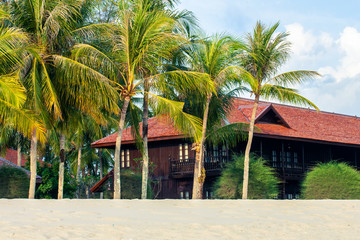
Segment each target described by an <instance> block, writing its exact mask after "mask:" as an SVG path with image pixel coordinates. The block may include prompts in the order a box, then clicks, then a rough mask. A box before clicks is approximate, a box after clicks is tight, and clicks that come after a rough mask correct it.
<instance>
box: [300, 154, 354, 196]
mask: <svg viewBox="0 0 360 240" xmlns="http://www.w3.org/2000/svg"><path fill="white" fill-rule="evenodd" d="M359 186H360V172H359V171H357V170H356V169H354V168H352V167H350V166H349V165H347V164H346V163H339V162H335V161H332V162H329V163H319V164H318V165H316V166H315V167H314V168H313V169H312V170H311V171H309V172H308V173H307V174H306V176H305V179H304V181H303V183H302V189H301V195H302V196H301V197H302V198H304V199H360V187H359Z"/></svg>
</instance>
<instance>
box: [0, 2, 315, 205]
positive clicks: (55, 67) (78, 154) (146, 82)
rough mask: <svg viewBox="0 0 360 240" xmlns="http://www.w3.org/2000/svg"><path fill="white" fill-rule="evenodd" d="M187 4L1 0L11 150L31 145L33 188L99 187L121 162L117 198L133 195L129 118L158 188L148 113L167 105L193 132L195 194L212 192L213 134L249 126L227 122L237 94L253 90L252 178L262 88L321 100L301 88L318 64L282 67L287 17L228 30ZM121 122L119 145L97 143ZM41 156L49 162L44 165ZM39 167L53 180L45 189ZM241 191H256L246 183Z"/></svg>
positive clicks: (232, 138)
mask: <svg viewBox="0 0 360 240" xmlns="http://www.w3.org/2000/svg"><path fill="white" fill-rule="evenodd" d="M177 3H178V1H177V0H155V1H154V0H152V1H151V0H115V1H114V0H95V1H92V0H73V1H69V0H8V1H2V2H1V3H0V130H1V134H0V144H1V151H5V150H6V148H7V147H11V148H14V149H18V152H19V153H20V152H23V153H25V154H26V155H28V156H30V165H29V169H30V172H31V177H30V184H29V191H28V197H29V198H35V197H40V198H58V199H61V198H63V197H64V196H65V197H70V198H72V197H77V198H82V197H86V198H89V197H91V196H92V195H91V194H90V193H89V189H90V187H91V185H92V184H93V183H95V182H96V181H98V180H99V179H100V178H102V177H103V176H104V173H108V172H109V171H110V169H111V168H113V169H114V186H113V187H114V194H113V198H114V199H120V198H122V197H121V194H122V192H124V191H123V190H122V189H121V186H122V184H121V179H122V178H120V176H121V175H124V179H127V176H130V174H129V173H124V174H121V173H120V153H121V139H122V133H123V130H124V129H125V128H126V127H130V126H132V129H133V132H132V133H133V135H134V138H135V139H136V145H137V147H138V149H139V151H140V152H141V153H142V159H141V164H139V166H141V172H142V174H141V198H143V199H146V198H149V195H148V193H149V192H151V191H150V189H149V186H150V185H149V184H150V181H149V174H150V175H151V170H149V164H150V165H151V163H149V157H148V143H147V142H148V139H147V138H148V118H149V116H156V115H162V116H163V117H164V118H168V119H169V120H170V119H171V120H172V122H173V123H174V125H175V127H176V128H178V129H179V130H180V131H182V132H183V133H184V134H185V135H186V136H187V137H189V138H190V139H191V140H192V141H193V142H194V145H193V149H194V150H196V164H195V166H194V172H195V173H194V186H193V198H202V188H203V183H204V181H205V177H206V176H205V171H204V151H205V145H211V144H213V145H217V144H224V145H225V144H226V145H231V144H235V143H236V141H237V140H239V137H241V136H242V135H241V134H239V133H240V132H242V131H243V130H244V127H246V126H243V125H241V124H225V123H226V122H227V120H226V114H227V113H228V111H230V110H231V106H232V104H231V103H232V99H233V98H234V97H236V96H238V94H239V93H241V92H243V91H249V92H251V93H253V94H254V95H255V105H254V110H253V115H252V118H251V122H250V127H249V129H250V130H249V142H248V146H247V148H246V152H245V170H244V171H243V172H244V176H245V177H244V184H243V186H244V189H245V188H247V185H248V184H247V172H248V162H249V153H250V147H251V140H252V134H253V131H254V116H255V114H256V107H257V103H258V101H259V98H260V97H264V98H265V99H267V98H275V99H278V100H280V101H285V102H290V103H296V104H305V105H310V106H313V107H315V105H314V104H313V103H311V102H310V101H309V100H307V99H305V98H303V97H302V96H300V95H299V94H298V92H297V91H296V90H295V89H293V88H291V87H293V85H294V84H299V83H302V82H303V81H304V80H306V79H309V78H313V77H315V76H317V73H315V72H309V71H294V72H288V73H284V74H280V75H276V73H277V70H278V69H279V67H280V66H281V65H282V64H283V63H285V61H286V60H287V58H288V56H289V49H290V48H289V47H290V45H289V43H288V42H287V41H286V36H287V34H286V33H279V34H276V32H275V31H276V29H277V27H278V24H275V25H274V26H271V27H269V28H267V27H265V26H264V25H263V24H262V23H260V22H259V23H258V24H257V25H256V27H255V29H254V33H253V34H249V35H248V37H247V39H245V40H244V41H240V40H238V39H236V38H233V37H231V36H227V35H224V34H215V35H213V36H208V37H204V36H205V35H206V34H203V33H202V32H201V30H200V29H199V27H198V24H197V20H196V18H195V17H194V16H193V14H192V13H191V12H189V11H187V10H183V11H179V10H177V9H176V4H177ZM141 121H142V129H139V123H140V122H141ZM114 132H116V133H117V138H116V146H115V150H114V151H112V150H109V149H94V148H91V143H92V142H94V141H95V140H97V139H99V138H102V137H104V136H107V135H109V134H111V133H114ZM38 159H41V160H44V161H45V162H46V163H48V164H45V165H42V166H37V160H38ZM234 166H235V165H234ZM150 168H151V167H150ZM239 171H240V170H239ZM254 171H255V170H254ZM135 172H136V174H135V175H134V176H136V179H139V178H138V171H135ZM37 174H40V175H41V176H42V177H43V183H42V184H41V185H40V186H39V188H38V189H37V190H36V181H35V180H36V175H37ZM131 176H132V175H131ZM124 181H127V180H124ZM136 181H137V180H136ZM136 191H138V190H136ZM254 191H255V190H254ZM254 191H253V190H251V189H250V190H249V192H254ZM135 195H136V196H138V192H137V193H136V194H135ZM135 195H133V196H135ZM155 195H156V194H155ZM240 195H242V197H243V198H246V196H247V190H244V193H243V194H240ZM129 196H130V195H129ZM151 196H153V194H152V193H151ZM151 196H150V197H151ZM269 196H270V195H269ZM123 197H124V196H123Z"/></svg>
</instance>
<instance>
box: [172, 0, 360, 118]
mask: <svg viewBox="0 0 360 240" xmlns="http://www.w3.org/2000/svg"><path fill="white" fill-rule="evenodd" d="M178 7H179V8H180V9H188V10H190V11H192V12H193V13H194V14H195V16H196V17H197V18H198V19H199V23H200V26H201V27H202V28H203V29H204V30H205V32H206V33H207V34H213V33H224V32H225V33H229V34H232V35H234V36H239V37H241V36H243V35H244V34H245V33H247V32H250V31H251V30H252V28H253V27H254V26H255V24H256V22H257V21H258V20H261V21H262V22H264V23H265V24H267V25H270V24H273V23H276V22H277V21H280V24H281V25H280V28H279V30H280V31H288V32H289V33H290V36H289V41H291V42H292V55H291V59H290V60H289V62H288V63H287V64H286V66H284V67H283V69H282V70H283V71H288V70H300V69H302V70H315V71H318V72H319V73H321V74H322V77H321V78H319V79H316V80H314V81H311V82H308V83H306V84H304V85H301V86H298V89H299V90H300V92H301V93H302V94H303V95H304V96H306V97H307V98H309V99H310V100H311V101H313V102H314V103H315V104H316V105H318V107H319V108H320V109H321V110H322V111H329V112H337V113H343V114H349V115H358V116H359V115H360V17H359V9H360V1H334V0H328V1H322V0H321V1H316V0H315V1H314V0H313V1H309V0H303V1H300V0H272V1H265V0H263V1H259V0H238V1H236V0H222V1H219V0H217V1H215V0H182V2H181V4H179V5H178ZM245 97H249V96H245Z"/></svg>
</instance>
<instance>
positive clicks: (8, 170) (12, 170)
mask: <svg viewBox="0 0 360 240" xmlns="http://www.w3.org/2000/svg"><path fill="white" fill-rule="evenodd" d="M29 183H30V179H29V176H28V175H27V174H26V173H25V172H24V171H23V170H21V169H19V168H16V167H8V166H3V167H1V168H0V198H27V197H28V194H29Z"/></svg>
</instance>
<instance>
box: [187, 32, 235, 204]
mask: <svg viewBox="0 0 360 240" xmlns="http://www.w3.org/2000/svg"><path fill="white" fill-rule="evenodd" d="M232 46H233V41H232V39H231V38H230V37H227V36H224V35H215V36H213V37H208V38H203V39H201V40H199V41H197V42H195V44H193V46H192V47H191V48H190V50H189V51H188V52H189V56H190V65H191V67H190V68H191V70H192V71H196V72H199V73H200V74H202V76H203V77H205V78H207V79H208V81H211V82H213V84H214V86H215V91H214V94H213V93H212V92H208V93H207V94H206V95H205V96H204V95H201V96H200V95H198V94H196V95H198V96H194V94H190V95H189V94H188V98H189V97H190V99H188V102H189V103H188V105H189V106H188V107H189V108H191V109H193V110H190V111H191V112H193V111H194V110H195V109H197V111H201V112H198V113H197V114H196V113H195V112H194V113H195V115H196V116H199V117H201V118H202V121H203V122H202V134H201V138H200V139H199V141H197V142H195V148H194V149H195V151H196V158H195V166H194V180H193V193H192V198H193V199H202V192H203V184H204V181H205V169H204V150H205V149H204V145H205V141H206V138H207V136H209V134H210V132H214V131H210V130H214V129H216V131H221V130H219V128H220V127H221V123H222V120H224V119H225V115H226V113H227V112H228V111H229V109H230V106H231V93H234V92H235V91H232V92H231V93H230V95H229V94H226V89H229V88H230V87H234V86H235V85H236V81H235V80H237V79H238V76H237V74H236V70H237V67H236V66H235V65H233V48H232ZM191 95H193V96H191ZM199 103H200V106H199ZM195 105H196V107H195ZM195 111H196V110H195ZM210 111H211V114H210V115H209V112H210ZM194 113H193V114H194ZM209 118H210V119H209ZM209 123H211V125H210V127H208V124H209ZM238 127H239V126H238V125H237V124H235V125H232V126H228V127H227V128H226V129H223V130H222V131H221V132H222V133H225V131H226V130H229V129H230V128H232V129H233V130H235V128H236V129H239V128H238ZM227 132H228V133H230V135H231V133H234V132H231V131H227ZM227 135H228V136H229V134H227ZM217 137H220V134H219V133H218V134H217ZM213 139H214V138H213Z"/></svg>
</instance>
